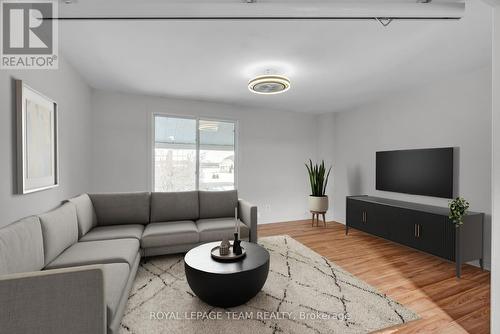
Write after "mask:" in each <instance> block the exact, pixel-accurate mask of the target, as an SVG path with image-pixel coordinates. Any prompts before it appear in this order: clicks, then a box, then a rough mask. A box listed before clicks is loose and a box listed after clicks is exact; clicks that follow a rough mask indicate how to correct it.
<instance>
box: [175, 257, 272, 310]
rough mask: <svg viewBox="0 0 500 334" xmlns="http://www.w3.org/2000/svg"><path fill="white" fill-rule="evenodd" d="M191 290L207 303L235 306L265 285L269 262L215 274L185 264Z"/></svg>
mask: <svg viewBox="0 0 500 334" xmlns="http://www.w3.org/2000/svg"><path fill="white" fill-rule="evenodd" d="M184 267H185V271H186V278H187V281H188V284H189V286H190V287H191V290H193V292H194V293H195V294H196V295H197V296H198V297H199V298H200V299H201V300H203V301H204V302H205V303H207V304H209V305H212V306H217V307H223V308H224V307H233V306H238V305H241V304H244V303H246V302H247V301H249V300H250V299H252V298H253V297H254V296H255V295H257V293H259V291H260V290H261V289H262V287H263V286H264V283H265V282H266V279H267V274H268V272H269V262H267V263H266V264H265V265H263V266H260V267H257V268H255V269H253V270H248V271H243V272H238V273H231V274H214V273H207V272H204V271H200V270H197V269H194V268H192V267H190V266H188V265H187V264H185V265H184Z"/></svg>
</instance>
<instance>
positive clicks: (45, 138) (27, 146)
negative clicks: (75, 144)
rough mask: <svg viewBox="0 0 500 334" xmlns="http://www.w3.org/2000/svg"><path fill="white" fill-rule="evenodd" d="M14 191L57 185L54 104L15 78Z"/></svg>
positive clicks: (57, 153)
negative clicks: (15, 146)
mask: <svg viewBox="0 0 500 334" xmlns="http://www.w3.org/2000/svg"><path fill="white" fill-rule="evenodd" d="M16 117H17V122H16V123H17V191H18V193H19V194H29V193H33V192H36V191H42V190H47V189H51V188H54V187H58V186H59V142H58V109H57V103H56V102H55V101H53V100H52V99H50V98H48V97H47V96H45V95H43V94H41V93H40V92H38V91H36V90H34V89H33V88H31V87H30V86H28V85H27V84H26V83H24V82H23V81H22V80H16Z"/></svg>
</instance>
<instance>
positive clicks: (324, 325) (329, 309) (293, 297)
mask: <svg viewBox="0 0 500 334" xmlns="http://www.w3.org/2000/svg"><path fill="white" fill-rule="evenodd" d="M259 244H261V245H262V246H263V247H265V248H266V249H267V250H268V251H269V253H270V255H271V259H270V269H269V275H268V278H267V281H266V284H265V285H264V287H263V289H262V291H261V292H260V293H259V294H258V295H257V296H255V297H254V298H253V299H252V300H250V301H249V302H248V303H246V304H244V305H241V306H238V307H234V308H230V309H220V308H214V307H212V306H210V305H207V304H205V303H204V302H202V301H201V300H200V299H198V298H197V297H196V296H195V295H194V294H193V292H192V291H191V289H190V288H189V285H188V283H187V281H186V277H185V275H184V261H183V258H184V256H183V255H169V256H160V257H154V258H149V259H147V260H145V261H144V262H143V263H141V265H140V267H139V271H138V273H137V277H136V281H135V282H134V287H133V288H132V291H131V294H130V297H129V301H128V305H127V309H126V311H125V316H124V318H123V320H122V324H121V329H120V333H123V334H130V333H133V334H150V333H151V334H152V333H155V334H156V333H168V334H177V333H179V334H181V333H182V334H187V333H204V334H212V333H213V334H219V333H232V334H245V333H252V334H261V333H262V334H266V333H269V334H275V333H297V334H308V333H314V334H321V333H342V334H348V333H369V332H372V331H376V330H379V329H383V328H387V327H392V326H395V325H399V324H402V323H405V322H408V321H412V320H416V319H418V316H417V315H416V314H415V313H414V312H412V311H411V310H409V309H407V308H405V307H404V306H402V305H401V304H399V303H397V302H396V301H394V300H392V299H390V298H388V297H387V296H386V295H384V294H382V293H380V292H379V291H377V290H376V289H375V288H373V287H372V286H370V285H368V284H366V283H365V282H363V281H361V280H359V279H358V278H356V277H355V276H353V275H351V274H349V273H348V272H346V271H344V270H342V269H341V268H340V267H338V266H337V265H336V264H335V263H332V262H330V261H328V260H327V259H326V258H324V257H322V256H321V255H319V254H318V253H316V252H314V251H312V250H311V249H310V248H308V247H306V246H304V245H302V244H301V243H299V242H298V241H296V240H294V239H293V238H291V237H289V236H275V237H265V238H261V239H260V240H259Z"/></svg>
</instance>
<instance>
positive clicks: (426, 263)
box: [258, 220, 490, 334]
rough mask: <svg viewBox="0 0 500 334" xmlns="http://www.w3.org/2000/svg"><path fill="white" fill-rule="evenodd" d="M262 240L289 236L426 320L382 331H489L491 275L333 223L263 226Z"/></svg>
mask: <svg viewBox="0 0 500 334" xmlns="http://www.w3.org/2000/svg"><path fill="white" fill-rule="evenodd" d="M258 228H259V237H263V236H270V235H281V234H288V235H289V236H291V237H293V238H294V239H296V240H298V241H300V242H301V243H303V244H304V245H306V246H308V247H309V248H311V249H313V250H315V251H316V252H318V253H319V254H321V255H323V256H325V257H326V258H328V259H329V260H331V261H333V262H335V263H336V264H338V265H339V266H341V267H342V268H344V269H345V270H347V271H349V272H350V273H352V274H354V275H356V276H357V277H359V278H360V279H362V280H364V281H365V282H367V283H368V284H371V285H372V286H374V287H376V288H378V289H379V290H380V291H382V292H383V293H386V294H387V295H388V296H390V297H391V298H393V299H395V300H397V301H398V302H400V303H401V304H403V305H405V306H406V307H408V308H410V309H412V310H413V311H415V312H417V313H418V314H419V315H420V317H421V319H420V320H417V321H414V322H410V323H408V324H406V325H402V326H399V327H397V328H391V329H388V330H384V331H382V332H381V333H398V334H399V333H474V334H480V333H489V332H490V273H489V271H482V270H481V269H479V268H476V267H474V266H471V265H464V266H463V272H462V278H461V279H457V278H455V265H454V264H453V263H450V262H447V261H445V260H441V259H439V258H437V257H434V256H431V255H428V254H425V253H421V252H419V251H416V250H413V249H411V248H408V247H405V246H401V245H398V244H395V243H393V242H390V241H387V240H384V239H381V238H377V237H373V236H371V235H368V234H366V233H363V232H360V231H357V230H354V229H350V230H349V235H347V236H346V235H345V229H344V225H342V224H339V223H335V222H329V223H328V226H327V227H322V226H321V225H320V226H319V227H311V221H310V220H308V221H295V222H285V223H275V224H265V225H259V227H258Z"/></svg>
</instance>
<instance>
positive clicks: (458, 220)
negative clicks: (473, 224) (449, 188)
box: [448, 197, 469, 227]
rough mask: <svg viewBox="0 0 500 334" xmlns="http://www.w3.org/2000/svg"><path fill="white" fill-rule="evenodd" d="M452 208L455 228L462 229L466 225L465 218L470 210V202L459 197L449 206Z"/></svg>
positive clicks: (451, 214)
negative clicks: (461, 226)
mask: <svg viewBox="0 0 500 334" xmlns="http://www.w3.org/2000/svg"><path fill="white" fill-rule="evenodd" d="M448 206H449V207H450V216H449V217H450V219H451V221H453V222H454V223H455V227H460V225H462V224H463V223H464V220H463V219H464V216H465V214H466V213H467V210H468V209H469V202H467V201H466V200H465V199H464V198H462V197H457V198H455V199H454V200H453V201H451V202H450V204H449V205H448Z"/></svg>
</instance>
